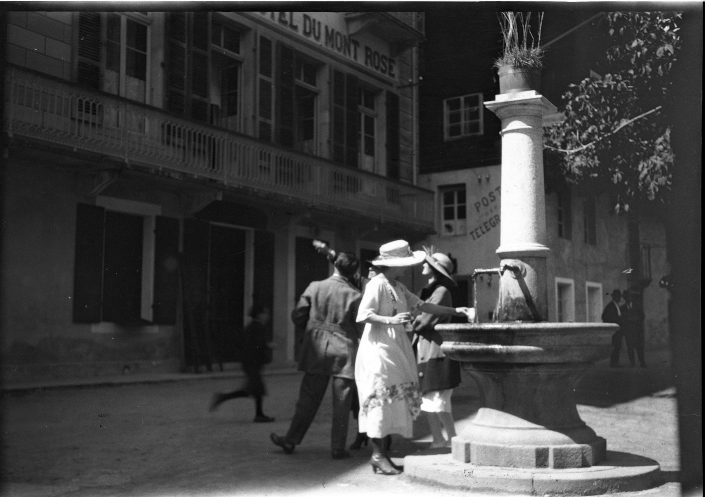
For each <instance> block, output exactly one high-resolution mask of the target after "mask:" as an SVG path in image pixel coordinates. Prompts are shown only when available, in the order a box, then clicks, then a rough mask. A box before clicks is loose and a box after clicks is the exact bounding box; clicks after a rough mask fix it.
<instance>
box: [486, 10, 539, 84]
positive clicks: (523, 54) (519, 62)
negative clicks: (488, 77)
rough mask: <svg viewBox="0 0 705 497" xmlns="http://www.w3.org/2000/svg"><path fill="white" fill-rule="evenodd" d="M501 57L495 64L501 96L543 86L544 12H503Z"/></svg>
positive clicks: (500, 22) (500, 20)
mask: <svg viewBox="0 0 705 497" xmlns="http://www.w3.org/2000/svg"><path fill="white" fill-rule="evenodd" d="M499 25H500V29H501V31H502V41H503V45H502V56H501V57H499V58H498V59H497V60H495V63H494V65H495V67H496V68H497V74H498V76H499V92H500V93H514V92H518V91H526V90H538V89H539V86H540V83H541V66H542V64H543V49H542V48H541V28H542V27H543V12H538V13H536V14H535V15H534V14H533V13H532V12H501V13H500V16H499Z"/></svg>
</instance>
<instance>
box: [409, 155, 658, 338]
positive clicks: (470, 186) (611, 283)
mask: <svg viewBox="0 0 705 497" xmlns="http://www.w3.org/2000/svg"><path fill="white" fill-rule="evenodd" d="M500 176H501V171H500V166H491V167H481V168H473V169H466V170H456V171H448V172H443V173H435V174H429V175H421V176H420V177H419V184H420V186H422V187H425V188H428V189H430V190H433V191H436V212H437V216H440V199H439V197H438V187H439V186H443V185H453V184H459V183H462V184H465V185H466V189H467V203H468V211H467V212H468V219H467V229H466V232H467V234H465V235H461V236H439V235H434V236H430V237H428V238H427V239H426V241H425V242H424V243H425V244H432V245H434V246H435V247H436V249H437V250H440V251H442V252H445V253H448V252H450V253H451V254H452V256H453V257H455V258H457V259H458V273H457V274H458V275H461V276H462V275H471V274H472V272H473V270H474V269H476V268H493V267H497V266H498V264H499V259H498V257H497V255H496V253H495V251H496V249H497V247H498V246H499V241H500V230H499V225H498V224H497V225H496V226H491V225H490V224H489V223H487V220H488V219H491V218H492V216H494V215H495V214H499V213H500V209H499V203H500V200H499V195H498V194H497V195H496V200H495V201H492V200H491V197H490V195H489V194H490V192H493V191H494V192H496V187H497V186H499V184H500V180H501V177H500ZM571 197H572V237H571V239H570V240H567V239H565V238H561V237H559V236H558V228H557V225H558V210H557V197H556V195H555V194H547V195H546V232H547V244H548V246H549V248H550V249H551V253H550V256H549V259H548V319H549V320H550V321H555V320H556V290H555V280H556V278H565V279H569V280H573V283H574V288H575V299H574V302H575V319H576V321H585V320H586V317H587V309H586V282H591V283H597V284H601V285H602V298H603V304H602V305H603V306H604V305H606V304H607V302H609V300H610V299H609V297H607V296H606V294H608V293H610V292H611V291H612V290H613V289H615V288H619V289H626V288H628V286H629V282H628V280H627V276H626V275H625V274H624V273H622V271H623V270H624V269H626V268H627V267H628V255H627V226H626V218H625V217H624V216H618V215H615V214H612V213H611V211H610V206H609V204H608V199H607V198H606V197H605V196H598V197H597V198H596V212H597V220H596V222H597V243H596V244H595V245H589V244H586V243H585V241H584V235H583V230H584V225H583V211H582V205H583V198H582V197H580V196H579V195H576V194H574V195H571ZM436 223H437V224H436V226H437V232H439V231H440V218H437V219H436ZM478 228H480V229H478ZM640 230H641V241H642V244H647V245H649V246H651V271H652V280H653V281H652V282H651V284H650V285H649V286H648V287H647V288H646V289H645V290H644V309H645V314H646V318H645V340H646V344H647V348H649V347H664V346H667V345H668V340H669V338H668V333H669V331H668V309H667V305H668V295H667V292H666V290H664V289H662V288H659V286H658V280H659V279H660V278H661V276H663V275H664V274H667V273H668V269H667V262H666V250H665V231H664V226H663V224H662V223H660V222H659V221H658V220H657V219H651V218H646V219H643V220H642V222H641V224H640ZM477 294H478V316H479V317H480V321H487V318H488V313H489V312H490V311H491V310H493V309H494V306H495V305H496V301H497V278H496V277H494V278H492V280H491V283H489V278H487V277H484V278H483V281H482V282H480V283H479V284H478V285H477Z"/></svg>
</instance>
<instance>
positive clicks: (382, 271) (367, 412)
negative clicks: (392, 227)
mask: <svg viewBox="0 0 705 497" xmlns="http://www.w3.org/2000/svg"><path fill="white" fill-rule="evenodd" d="M425 255H426V254H425V252H424V251H423V250H418V251H414V252H412V251H411V249H410V247H409V244H408V242H406V241H404V240H396V241H393V242H389V243H386V244H384V245H382V246H381V247H380V249H379V257H377V258H376V259H375V260H373V261H372V264H373V265H374V266H375V267H376V270H377V275H376V276H374V277H373V278H372V279H370V281H369V282H368V283H367V285H366V286H365V290H364V293H363V295H362V301H361V302H360V306H359V310H358V314H357V321H358V322H364V323H365V330H364V332H363V334H362V338H361V340H360V346H359V348H358V352H357V358H356V360H355V383H356V385H357V391H358V396H359V399H360V413H359V417H358V430H359V431H360V432H361V433H365V432H366V433H367V436H368V437H369V439H370V442H371V444H372V457H371V459H370V464H371V465H372V469H373V471H374V472H375V473H377V472H381V473H382V474H385V475H394V474H399V473H400V472H401V468H400V467H399V466H396V465H394V464H393V463H392V462H391V460H390V459H389V456H388V454H387V447H388V443H389V436H390V435H391V434H392V433H396V434H399V435H401V436H404V437H411V436H412V429H413V421H414V419H415V418H416V417H417V416H418V414H419V410H420V406H421V393H420V392H419V386H418V373H417V368H416V359H415V357H414V352H413V350H412V348H411V342H410V341H409V337H408V336H407V332H406V325H407V323H410V322H411V320H412V313H416V312H427V313H430V314H440V315H465V316H467V315H468V314H469V313H470V312H471V311H470V309H469V308H466V307H458V308H453V307H446V306H441V305H436V304H432V303H426V302H424V301H422V300H421V299H419V298H418V297H417V296H416V295H414V294H413V293H412V292H411V291H409V290H408V289H407V288H406V286H404V285H403V284H402V283H401V282H399V281H397V278H399V277H400V276H402V275H403V274H404V273H405V272H406V270H407V269H408V268H409V267H411V266H414V265H417V264H420V263H421V262H423V261H424V259H425Z"/></svg>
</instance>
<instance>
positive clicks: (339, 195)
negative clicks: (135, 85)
mask: <svg viewBox="0 0 705 497" xmlns="http://www.w3.org/2000/svg"><path fill="white" fill-rule="evenodd" d="M5 74H6V75H7V76H6V87H5V99H6V102H5V116H4V117H5V119H4V131H5V132H6V133H7V135H8V136H9V137H11V138H12V137H21V138H24V139H29V140H32V141H36V142H39V143H43V144H45V145H54V146H56V147H57V149H58V148H60V149H62V150H66V149H67V148H68V149H73V150H75V151H77V152H92V153H97V154H100V155H102V156H105V157H109V158H112V159H114V160H116V161H120V162H122V163H126V164H130V165H131V166H133V167H142V168H147V169H149V170H153V171H157V172H172V173H176V174H178V175H180V176H181V177H184V178H193V179H202V180H210V181H211V182H215V183H216V184H219V185H220V186H223V187H226V188H228V189H230V190H233V191H239V192H242V193H248V194H255V195H260V196H262V195H263V196H265V197H266V198H270V199H272V200H275V201H278V202H282V203H289V204H298V205H304V206H309V207H311V208H314V209H320V210H324V211H327V212H336V211H339V212H347V213H351V214H354V215H357V216H362V217H363V218H369V219H370V221H371V222H394V223H399V224H401V225H403V226H404V227H406V228H407V229H413V230H419V231H424V232H429V231H432V230H433V193H432V192H430V191H428V190H424V189H421V188H418V187H415V186H412V185H408V184H404V183H400V182H396V181H390V180H388V179H386V178H383V177H381V176H377V175H374V174H370V173H366V172H364V171H359V170H355V169H350V168H346V167H342V166H339V165H337V164H335V163H333V162H331V161H328V160H325V159H321V158H318V157H314V156H310V155H305V154H300V153H297V152H294V151H291V150H285V149H282V148H278V147H275V146H272V145H270V144H267V143H263V142H260V141H258V140H255V139H253V138H250V137H247V136H244V135H240V134H236V133H233V132H229V131H226V130H221V129H217V128H214V127H210V126H206V125H200V124H198V123H195V122H193V121H189V120H186V119H180V118H178V117H175V116H172V115H169V114H167V113H165V112H162V111H160V110H158V109H155V108H151V107H146V106H143V105H139V104H136V103H131V102H129V101H126V100H124V99H120V98H116V97H112V96H110V95H107V94H103V93H99V92H92V91H90V90H86V89H83V88H79V87H76V86H75V85H72V84H70V83H66V82H62V81H59V80H54V79H51V78H48V77H44V76H41V75H38V74H35V73H31V72H29V71H25V70H22V69H20V68H17V67H13V68H8V70H7V71H6V72H5ZM211 184H212V183H211Z"/></svg>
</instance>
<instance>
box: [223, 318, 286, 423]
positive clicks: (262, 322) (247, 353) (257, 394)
mask: <svg viewBox="0 0 705 497" xmlns="http://www.w3.org/2000/svg"><path fill="white" fill-rule="evenodd" d="M250 317H251V318H252V321H250V324H248V325H247V327H245V331H244V333H243V343H242V370H243V371H244V372H245V375H246V376H247V380H246V382H245V386H244V387H243V388H241V389H239V390H235V391H232V392H228V393H216V394H215V395H214V396H213V399H212V400H211V404H210V411H214V410H215V409H217V408H218V406H219V405H220V404H222V403H223V402H225V401H226V400H230V399H237V398H240V397H252V398H254V399H255V419H254V422H255V423H270V422H272V421H274V418H272V417H269V416H267V415H265V414H264V411H263V410H262V398H263V397H264V396H265V395H266V393H267V389H266V387H265V385H264V380H263V379H262V367H263V366H264V365H265V364H269V363H270V362H271V361H272V349H271V348H270V345H269V343H268V342H267V328H266V327H267V324H268V323H269V320H270V319H271V314H270V312H269V309H267V308H266V307H264V306H262V305H260V304H255V305H253V306H252V310H251V311H250Z"/></svg>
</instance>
